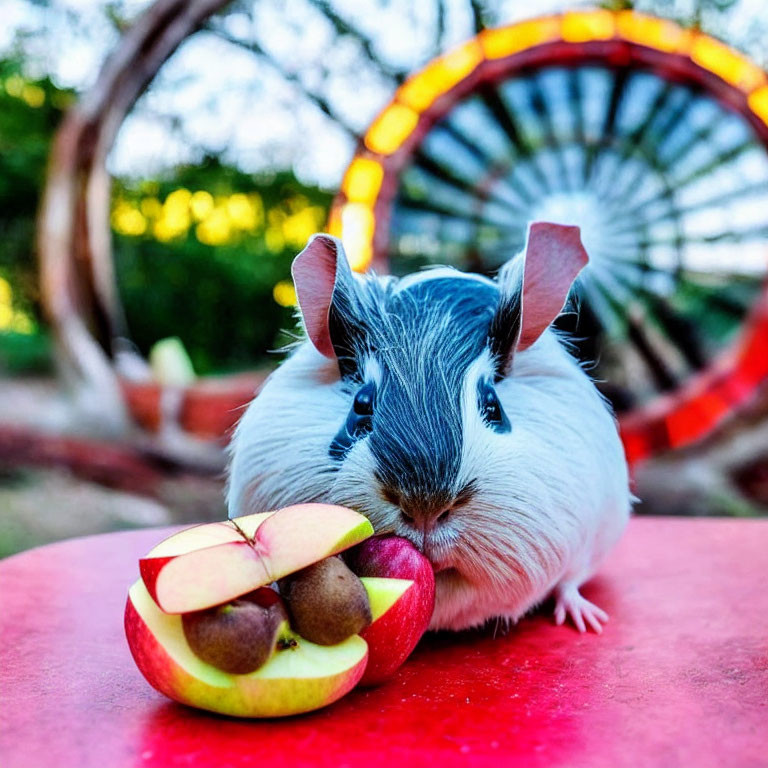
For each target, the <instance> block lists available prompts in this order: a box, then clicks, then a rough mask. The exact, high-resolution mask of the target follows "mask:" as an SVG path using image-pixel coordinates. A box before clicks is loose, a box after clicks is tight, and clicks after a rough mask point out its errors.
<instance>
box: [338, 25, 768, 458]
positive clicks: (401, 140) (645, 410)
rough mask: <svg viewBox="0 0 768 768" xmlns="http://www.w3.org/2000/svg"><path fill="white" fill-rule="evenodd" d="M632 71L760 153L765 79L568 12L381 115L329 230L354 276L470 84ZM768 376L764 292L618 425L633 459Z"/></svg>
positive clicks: (469, 50)
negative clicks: (701, 107)
mask: <svg viewBox="0 0 768 768" xmlns="http://www.w3.org/2000/svg"><path fill="white" fill-rule="evenodd" d="M553 63H557V64H563V65H566V66H576V65H582V64H589V63H602V64H608V65H613V66H634V67H637V68H639V69H644V70H650V71H653V72H655V73H657V74H659V75H660V76H661V77H662V78H663V79H665V80H670V81H674V82H683V83H686V84H695V85H697V86H699V87H701V88H702V90H704V91H705V92H707V93H708V94H709V95H711V96H713V97H714V98H715V99H716V100H717V101H718V102H720V103H721V104H723V105H725V106H726V107H727V108H728V109H730V110H733V111H735V112H737V113H739V114H740V115H741V116H742V117H744V118H745V119H746V121H747V122H748V123H749V125H750V126H751V128H752V129H753V130H754V133H755V135H756V137H757V139H758V141H759V142H760V143H761V144H762V145H763V146H764V147H765V148H766V150H767V151H768V77H766V74H765V73H764V72H763V70H761V69H760V68H759V67H757V66H756V65H755V64H753V63H752V62H750V61H749V60H748V59H746V58H745V57H744V56H743V55H742V54H740V53H738V52H736V51H734V50H733V49H731V48H729V47H728V46H726V45H725V44H723V43H722V42H720V41H718V40H715V39H714V38H712V37H709V36H707V35H704V34H702V33H700V32H696V31H693V30H686V29H683V28H682V27H680V26H678V25H677V24H675V23H673V22H670V21H667V20H663V19H658V18H655V17H652V16H646V15H643V14H638V13H636V12H633V11H621V12H610V11H603V10H599V11H588V12H572V13H565V14H562V15H557V16H547V17H542V18H538V19H532V20H529V21H525V22H522V23H520V24H515V25H511V26H508V27H503V28H499V29H493V30H486V31H484V32H482V33H481V34H480V35H478V36H477V37H475V38H472V39H471V40H470V41H468V42H467V43H465V44H463V45H462V46H460V47H459V48H457V49H455V50H454V51H451V52H449V53H447V54H445V55H444V56H441V57H439V58H438V59H436V60H434V61H433V62H431V63H430V64H428V65H427V66H426V67H425V68H424V69H422V70H421V71H420V72H417V73H416V74H414V75H413V76H412V77H411V78H409V79H408V80H407V81H406V82H405V83H404V84H403V85H402V86H401V87H400V88H399V89H398V91H397V92H396V94H395V96H394V98H393V99H392V100H391V101H390V103H389V104H388V105H387V106H386V107H385V108H384V109H383V110H382V111H381V112H380V114H379V115H378V116H377V118H376V119H375V120H374V121H373V123H372V124H371V127H370V128H369V130H368V132H367V133H366V135H365V137H364V139H363V141H362V142H361V145H360V147H359V148H358V151H357V153H356V154H355V157H354V158H353V160H352V162H351V163H350V165H349V167H348V169H347V172H346V174H345V177H344V180H343V182H342V185H341V191H340V193H339V194H338V196H337V197H336V199H335V201H334V204H333V206H332V209H331V214H330V217H329V222H328V229H329V231H330V232H331V233H332V234H336V235H338V236H340V237H342V238H343V240H344V242H345V246H347V250H348V252H350V260H351V262H352V264H353V266H354V267H355V268H356V269H365V268H366V267H368V266H369V265H373V266H374V267H375V268H376V269H377V271H379V272H386V271H388V269H387V267H388V264H387V245H388V234H389V223H390V215H391V209H392V204H393V198H394V195H395V192H396V189H397V182H398V176H399V173H400V171H401V170H402V169H403V167H404V166H405V165H406V164H407V161H408V159H409V157H410V155H411V153H412V151H413V150H414V149H415V148H416V147H417V146H418V145H419V143H420V141H421V139H422V138H423V137H424V135H425V134H426V133H427V132H428V131H429V129H430V128H431V127H432V126H433V125H434V124H435V123H436V122H437V121H438V120H439V119H440V118H442V117H443V116H444V115H446V114H447V113H448V112H450V110H451V109H452V108H453V106H454V105H455V104H456V102H457V101H459V100H460V99H462V98H463V97H464V96H466V95H467V94H469V93H471V92H472V90H473V89H475V88H476V87H477V86H478V84H480V83H482V82H489V81H495V80H498V79H499V78H501V77H509V75H510V74H514V73H516V72H520V71H524V70H530V69H535V68H537V67H541V66H544V65H546V66H551V65H552V64H553ZM766 379H768V284H765V285H764V287H763V290H762V292H761V295H760V297H759V299H758V300H757V301H756V302H755V303H754V305H753V306H752V307H751V310H750V312H749V314H748V316H747V317H746V318H745V319H744V321H743V323H742V328H741V331H740V334H739V338H738V339H737V340H736V341H735V342H734V343H732V344H731V345H730V346H729V347H728V348H726V349H725V350H724V351H723V352H721V353H720V354H719V355H718V356H716V357H715V358H714V360H712V361H710V362H709V363H708V365H707V367H706V368H705V369H704V370H703V371H701V372H699V373H697V374H695V375H693V376H692V377H691V378H690V379H689V380H688V381H686V382H685V383H684V384H683V385H682V386H680V387H679V388H678V389H676V390H675V391H673V392H670V393H666V394H661V395H658V396H657V397H655V398H654V399H653V400H651V401H650V402H648V403H647V404H645V405H642V406H640V407H639V408H637V409H635V410H632V411H630V412H628V413H626V414H624V415H623V416H622V417H621V418H620V429H621V435H622V439H623V441H624V446H625V450H626V453H627V458H628V459H629V461H630V462H631V463H635V462H637V461H640V460H643V459H647V458H650V457H653V456H656V455H658V454H660V453H663V452H665V451H668V450H670V449H676V448H682V447H684V446H686V445H689V444H691V443H693V442H695V441H697V440H700V439H701V438H703V437H704V436H706V435H707V434H709V433H710V432H711V431H712V430H713V429H714V428H715V427H716V426H717V425H718V424H720V423H721V422H722V421H723V419H724V418H725V417H726V416H727V415H728V414H729V413H731V412H732V411H733V410H734V409H736V408H737V407H738V406H739V405H741V404H743V403H745V402H747V401H748V400H749V399H750V398H751V397H752V396H753V395H754V393H755V391H756V390H757V388H758V387H759V386H760V384H761V383H762V382H763V381H764V380H766Z"/></svg>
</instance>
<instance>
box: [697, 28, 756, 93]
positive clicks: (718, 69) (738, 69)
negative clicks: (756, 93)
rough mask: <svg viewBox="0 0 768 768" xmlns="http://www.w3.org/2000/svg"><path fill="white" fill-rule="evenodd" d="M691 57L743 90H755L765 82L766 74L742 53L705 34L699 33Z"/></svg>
mask: <svg viewBox="0 0 768 768" xmlns="http://www.w3.org/2000/svg"><path fill="white" fill-rule="evenodd" d="M691 58H692V59H693V60H694V61H695V62H696V63H697V64H698V65H699V66H700V67H704V69H708V70H709V71H710V72H712V73H713V74H715V75H717V76H718V77H721V78H722V79H723V80H725V82H726V83H730V84H731V85H735V86H736V87H737V88H741V89H742V90H743V91H747V92H749V91H753V90H754V89H755V88H757V87H758V86H760V85H762V84H763V83H764V82H765V74H764V73H763V71H762V70H761V69H760V68H759V67H757V66H755V65H754V64H753V63H752V62H751V61H748V60H747V59H745V58H744V57H743V56H742V55H741V54H739V53H737V52H736V51H734V50H732V49H731V48H729V47H728V46H727V45H724V44H723V43H721V42H720V41H719V40H715V39H713V38H711V37H706V36H705V35H697V36H696V38H695V39H694V41H693V46H692V47H691Z"/></svg>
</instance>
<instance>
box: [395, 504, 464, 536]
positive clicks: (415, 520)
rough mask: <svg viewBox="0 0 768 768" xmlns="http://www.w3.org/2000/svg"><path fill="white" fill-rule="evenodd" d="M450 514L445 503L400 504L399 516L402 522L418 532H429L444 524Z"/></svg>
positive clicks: (449, 509)
mask: <svg viewBox="0 0 768 768" xmlns="http://www.w3.org/2000/svg"><path fill="white" fill-rule="evenodd" d="M450 513H451V508H450V507H449V506H446V504H445V502H443V503H440V504H434V503H433V504H430V503H428V502H427V503H425V502H422V503H419V502H408V503H403V502H401V503H400V516H401V517H402V519H403V522H405V523H408V524H409V525H411V526H413V527H414V528H416V529H418V530H420V531H424V532H427V531H431V530H432V529H433V528H435V527H436V526H438V525H441V524H442V523H444V522H445V521H446V520H447V519H448V517H449V515H450Z"/></svg>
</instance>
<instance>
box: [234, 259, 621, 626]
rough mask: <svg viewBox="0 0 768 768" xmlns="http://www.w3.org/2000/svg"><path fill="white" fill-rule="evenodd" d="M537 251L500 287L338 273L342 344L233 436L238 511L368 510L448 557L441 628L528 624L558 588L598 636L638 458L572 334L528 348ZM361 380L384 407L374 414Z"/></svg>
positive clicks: (292, 374)
mask: <svg viewBox="0 0 768 768" xmlns="http://www.w3.org/2000/svg"><path fill="white" fill-rule="evenodd" d="M339 247H340V246H339ZM341 258H342V259H343V258H345V257H344V256H343V253H342V255H341ZM524 258H525V257H524V255H520V256H519V257H517V259H516V260H514V261H512V262H511V263H510V264H509V265H508V266H507V268H505V270H504V271H503V273H502V274H501V275H500V277H499V278H498V279H497V280H490V279H487V278H484V277H481V276H479V275H470V274H463V273H461V272H458V271H455V270H452V269H447V268H436V269H431V270H427V271H424V272H421V273H418V274H415V275H411V276H409V277H406V278H403V279H399V280H398V279H395V278H392V277H375V276H357V275H355V276H353V275H352V273H351V272H348V270H346V269H345V268H342V267H340V269H339V272H338V273H337V276H336V282H335V285H334V290H333V298H332V301H331V304H330V306H329V308H328V312H327V313H326V314H327V316H328V318H329V319H328V324H329V330H328V332H329V336H330V339H331V341H332V342H333V347H334V351H335V354H334V355H332V356H326V355H324V354H321V353H320V352H319V351H318V350H317V349H316V346H315V345H314V344H313V343H312V341H310V340H307V341H305V342H303V343H300V344H298V345H297V346H295V348H294V349H293V350H292V352H291V354H290V356H289V357H288V358H287V360H286V361H285V362H284V363H283V364H282V365H281V366H280V367H279V368H278V369H277V370H276V371H275V372H274V373H273V374H272V375H271V376H270V377H269V379H268V380H267V382H266V383H265V385H264V387H263V388H262V390H261V392H260V393H259V394H258V396H257V397H256V398H255V399H254V401H253V402H252V403H251V404H250V406H249V407H248V409H247V411H246V412H245V414H244V415H243V417H242V419H241V420H240V423H239V424H238V426H237V429H236V432H235V435H234V438H233V440H232V442H231V446H230V454H231V461H230V472H229V484H228V506H229V514H230V516H231V517H234V516H238V515H244V514H249V513H251V512H255V511H261V510H265V509H275V508H279V507H282V506H286V505H289V504H294V503H299V502H309V501H322V502H329V503H335V504H342V505H345V506H349V507H352V508H354V509H357V510H358V511H360V512H362V513H363V514H365V515H367V516H368V517H369V518H370V520H371V522H372V523H373V525H374V528H375V530H376V531H377V532H380V533H386V532H392V533H395V534H397V535H399V536H403V537H405V538H407V539H410V540H411V541H412V542H413V543H414V544H415V545H416V546H417V547H418V548H419V549H421V550H422V551H423V552H424V553H425V554H426V555H427V557H429V559H430V560H431V561H432V563H433V565H434V566H435V570H436V579H437V596H436V607H435V612H434V616H433V619H432V624H431V626H432V628H435V629H437V628H448V629H462V628H465V627H470V626H474V625H479V624H482V623H484V622H486V621H487V620H488V619H491V618H500V619H502V620H507V621H510V622H515V621H517V620H518V618H519V617H520V616H522V615H523V614H524V613H526V612H527V611H529V610H530V609H531V608H532V607H533V606H535V605H536V604H538V603H539V602H541V601H542V600H543V599H545V598H546V597H547V596H548V595H550V594H553V593H554V595H555V597H556V599H557V609H556V613H557V612H559V614H560V615H559V618H558V621H559V622H561V621H562V620H563V617H564V615H565V613H566V612H567V613H568V614H570V615H571V617H572V618H573V619H574V621H575V623H576V624H577V626H580V628H582V629H583V626H584V621H583V619H582V620H581V621H579V618H578V616H583V617H585V618H586V619H587V623H588V624H589V625H590V626H592V627H593V628H595V629H596V630H597V631H599V630H600V625H601V623H602V621H604V620H605V619H606V618H607V617H606V616H605V614H603V612H602V611H600V609H598V608H597V607H596V606H593V605H592V604H591V603H588V601H586V600H584V599H583V598H582V597H581V595H580V594H579V592H578V588H579V587H580V585H581V584H582V583H583V582H584V581H585V580H587V579H588V578H589V577H590V576H591V575H592V574H593V573H594V571H595V569H596V567H597V566H598V565H599V564H600V562H601V561H602V559H603V557H604V556H605V554H606V553H607V552H608V551H609V549H610V548H611V547H612V546H613V545H614V544H615V543H616V541H617V540H618V539H619V537H620V535H621V533H622V531H623V529H624V527H625V525H626V522H627V518H628V515H629V510H630V506H631V499H632V497H631V494H630V492H629V487H628V477H627V467H626V462H625V459H624V453H623V449H622V446H621V442H620V440H619V437H618V434H617V429H616V424H615V420H614V418H613V415H612V414H611V413H610V411H609V408H608V406H607V405H606V402H605V401H604V400H603V398H602V397H601V396H600V394H599V393H598V391H597V389H596V388H595V386H594V385H593V383H592V381H591V380H590V379H589V377H588V376H587V375H586V374H585V372H584V371H583V370H582V368H581V367H580V365H579V364H578V363H577V362H576V361H575V360H574V358H573V357H572V356H571V354H570V353H569V351H568V349H567V348H566V346H564V344H563V343H562V342H561V340H560V339H559V338H558V336H557V335H556V333H555V332H554V331H553V330H551V329H546V330H544V331H543V332H542V333H541V334H540V335H539V336H538V337H537V338H536V340H535V341H533V343H532V344H531V345H530V346H528V347H527V348H525V349H522V348H521V347H520V343H519V338H520V328H519V325H520V323H521V318H520V315H521V307H520V305H521V303H522V299H521V296H522V284H521V281H522V279H523V278H522V275H523V261H524ZM566 290H567V289H566ZM300 299H301V293H300ZM560 306H562V299H561V300H560ZM555 313H556V312H555ZM306 314H307V312H306V311H305V315H306ZM305 324H306V323H305ZM500 329H501V330H500ZM523 332H524V331H523ZM363 388H366V389H365V390H364V394H365V393H368V395H370V397H369V398H368V400H372V413H369V414H365V415H364V416H360V415H359V414H356V413H355V408H359V406H356V405H354V403H355V398H356V395H357V393H359V392H360V391H361V390H362V389H363ZM494 391H495V396H494V395H493V392H494ZM489 393H490V394H489ZM495 397H496V398H497V399H498V402H500V405H501V409H500V410H499V409H495V407H494V403H495V402H496V400H495V399H494V398H495ZM364 400H365V398H364ZM361 402H363V401H361ZM366 402H367V401H365V402H363V406H364V405H365V404H366ZM489 403H490V405H489ZM489 408H490V410H489ZM363 410H365V408H363ZM489 414H490V416H489ZM361 425H362V426H361ZM422 509H424V510H427V511H428V513H427V514H421V513H420V510H422ZM592 609H594V610H592ZM577 614H578V616H577Z"/></svg>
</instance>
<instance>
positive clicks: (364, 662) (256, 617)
mask: <svg viewBox="0 0 768 768" xmlns="http://www.w3.org/2000/svg"><path fill="white" fill-rule="evenodd" d="M372 532H373V529H372V527H371V525H370V523H369V522H368V520H367V519H366V518H365V517H363V516H362V515H360V514H358V513H357V512H354V511H353V510H350V509H347V508H344V507H337V506H333V505H326V504H301V505H297V506H294V507H286V508H284V509H281V510H278V511H277V512H263V513H259V514H254V515H248V516H244V517H239V518H235V519H233V520H228V521H224V522H221V523H212V524H206V525H198V526H194V527H192V528H188V529H186V530H183V531H181V532H179V533H177V534H175V535H173V536H170V537H169V538H167V539H165V540H164V541H162V542H161V543H160V544H158V545H157V546H156V547H154V548H153V549H152V550H151V551H150V553H149V554H148V555H147V556H146V557H144V558H142V559H141V560H140V563H139V565H140V572H141V578H140V579H139V580H138V581H137V582H136V583H135V584H134V585H133V586H132V587H131V588H130V590H129V594H128V600H127V604H126V608H125V632H126V637H127V639H128V644H129V646H130V649H131V653H132V654H133V657H134V660H135V661H136V664H137V666H138V668H139V670H140V671H141V672H142V674H143V675H144V677H145V678H146V679H147V681H148V682H149V683H150V684H151V685H152V686H153V687H155V688H156V689H157V690H159V691H160V692H162V693H164V694H165V695H167V696H169V697H170V698H172V699H175V700H177V701H179V702H182V703H185V704H189V705H192V706H196V707H199V708H202V709H208V710H211V711H214V712H220V713H223V714H229V715H235V716H241V717H274V716H279V715H290V714H297V713H300V712H307V711H310V710H313V709H317V708H318V707H322V706H325V705H327V704H330V703H332V702H333V701H336V700H337V699H338V698H340V697H341V696H343V695H344V694H345V693H347V692H348V691H349V690H351V689H352V688H353V687H354V686H355V685H356V684H357V683H358V682H360V681H362V682H363V683H365V684H368V685H372V684H376V683H379V682H382V681H383V680H385V679H387V678H388V677H390V676H391V675H392V674H394V672H395V671H396V670H397V669H398V668H399V667H400V666H401V665H402V663H403V662H404V661H405V659H406V658H407V657H408V655H409V654H410V653H411V651H412V650H413V648H414V647H415V645H416V644H417V643H418V641H419V639H420V638H421V636H422V634H423V633H424V631H425V630H426V628H427V626H428V624H429V621H430V618H431V615H432V610H433V608H434V594H435V589H434V574H433V572H432V567H431V565H430V563H429V561H428V560H427V559H426V558H425V557H423V555H421V554H420V553H419V552H418V550H416V549H415V548H414V547H413V546H412V545H411V544H410V543H409V542H408V541H406V540H404V539H400V538H397V537H393V536H389V537H375V538H373V539H369V540H368V541H363V540H364V539H367V538H368V537H369V536H370V535H371V534H372ZM361 542H362V543H361ZM355 545H358V546H355ZM351 547H354V549H350V548H351ZM339 552H343V554H344V557H345V561H346V562H347V563H348V565H349V566H351V570H350V569H349V568H348V566H347V565H345V564H344V561H342V560H340V559H339V558H338V557H334V555H336V554H337V553H339ZM273 583H274V584H273ZM270 584H273V586H274V589H273V588H272V587H269V586H267V585H270ZM278 587H279V590H280V594H278V592H277V591H276V590H277V588H278ZM363 588H364V589H363ZM326 616H327V619H326V618H325V617H326ZM369 622H370V623H369ZM356 631H357V632H358V633H357V634H353V633H355V632H356ZM310 638H311V639H310Z"/></svg>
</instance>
